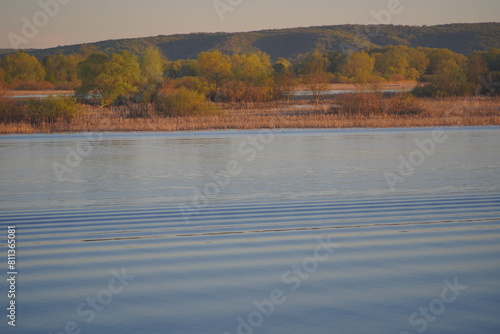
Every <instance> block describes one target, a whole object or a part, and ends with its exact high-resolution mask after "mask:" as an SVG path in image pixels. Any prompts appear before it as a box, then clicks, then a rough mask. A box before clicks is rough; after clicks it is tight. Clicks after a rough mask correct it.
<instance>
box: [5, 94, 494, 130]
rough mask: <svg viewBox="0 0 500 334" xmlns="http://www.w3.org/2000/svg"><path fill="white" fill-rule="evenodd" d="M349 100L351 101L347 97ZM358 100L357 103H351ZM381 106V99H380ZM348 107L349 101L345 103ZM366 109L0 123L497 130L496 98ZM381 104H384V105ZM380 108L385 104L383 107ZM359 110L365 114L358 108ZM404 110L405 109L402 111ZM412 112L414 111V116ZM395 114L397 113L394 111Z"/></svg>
mask: <svg viewBox="0 0 500 334" xmlns="http://www.w3.org/2000/svg"><path fill="white" fill-rule="evenodd" d="M349 99H350V100H352V99H353V97H350V98H349ZM354 99H355V101H358V100H359V98H358V97H356V98H354ZM384 101H385V100H384ZM349 103H353V102H349ZM366 103H368V106H369V108H370V110H369V111H368V112H366V109H367V107H366V106H363V105H362V104H361V105H360V104H359V103H358V104H357V105H356V108H353V107H352V106H351V105H349V108H346V107H345V104H346V102H345V100H343V99H342V98H341V97H337V98H333V99H328V100H323V101H321V102H320V103H319V104H314V105H313V104H310V103H309V102H307V101H290V102H288V103H285V102H279V103H264V104H253V105H227V104H219V108H220V109H222V110H223V111H224V112H223V113H221V114H218V115H210V116H192V117H159V116H155V115H154V114H153V115H152V116H149V117H145V118H131V117H129V116H128V110H127V108H125V107H110V108H100V107H85V108H84V110H83V111H82V112H81V113H80V114H79V115H78V116H75V117H74V118H73V119H72V120H71V121H70V122H68V121H56V122H53V123H42V124H38V125H34V124H31V123H26V122H25V123H11V124H5V123H0V133H1V134H30V133H57V132H92V131H104V132H115V131H116V132H125V131H165V132H170V131H197V130H228V129H261V128H271V129H283V128H295V129H304V128H323V129H324V128H394V127H401V128H404V127H440V126H489V125H500V98H453V99H419V100H417V101H415V102H412V104H411V106H410V107H411V110H409V109H408V107H407V106H406V107H405V106H400V105H399V104H397V105H396V107H394V108H400V109H401V112H389V110H385V111H384V110H382V109H381V110H378V109H377V107H373V106H374V105H376V103H375V104H374V102H373V101H371V100H369V101H367V102H366ZM383 103H386V102H383ZM384 105H385V104H384ZM363 108H364V109H363ZM405 108H406V109H405ZM414 109H415V111H413V110H414ZM395 110H396V111H397V109H395Z"/></svg>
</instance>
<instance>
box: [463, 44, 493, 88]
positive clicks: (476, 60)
mask: <svg viewBox="0 0 500 334" xmlns="http://www.w3.org/2000/svg"><path fill="white" fill-rule="evenodd" d="M488 70H489V69H488V63H487V62H486V59H485V57H484V55H483V54H480V53H474V54H472V55H470V56H469V57H468V60H467V82H468V83H469V92H470V93H471V94H481V93H487V92H488V87H483V86H484V85H483V82H485V81H486V80H487V79H486V78H487V77H488V72H489V71H488Z"/></svg>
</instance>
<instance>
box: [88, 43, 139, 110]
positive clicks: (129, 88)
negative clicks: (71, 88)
mask: <svg viewBox="0 0 500 334" xmlns="http://www.w3.org/2000/svg"><path fill="white" fill-rule="evenodd" d="M78 72H79V75H80V79H81V80H82V86H81V87H80V89H79V93H83V94H86V93H89V92H91V91H95V92H97V93H99V94H100V95H101V102H102V103H103V104H104V105H108V104H111V103H113V102H114V101H115V100H116V99H117V98H118V97H130V96H131V94H133V93H135V92H137V91H138V86H139V84H140V83H141V69H140V65H139V61H138V60H137V57H136V56H134V55H132V54H131V53H129V52H127V51H124V52H121V53H114V54H112V55H111V56H107V55H105V54H103V53H93V54H91V55H90V56H89V57H88V58H87V59H86V60H85V61H83V62H82V63H80V66H79V67H78Z"/></svg>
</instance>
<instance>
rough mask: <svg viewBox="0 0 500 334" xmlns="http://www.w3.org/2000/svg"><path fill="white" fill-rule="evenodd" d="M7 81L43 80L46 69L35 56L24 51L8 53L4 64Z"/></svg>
mask: <svg viewBox="0 0 500 334" xmlns="http://www.w3.org/2000/svg"><path fill="white" fill-rule="evenodd" d="M2 65H3V66H2V67H3V68H4V71H5V76H6V77H7V79H8V80H7V81H42V80H43V79H44V78H45V70H44V68H43V66H42V64H40V62H39V61H38V59H36V58H35V57H34V56H31V55H29V54H27V53H25V52H23V51H18V52H17V53H14V54H11V55H7V56H5V57H4V59H3V64H2Z"/></svg>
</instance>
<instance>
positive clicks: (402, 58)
mask: <svg viewBox="0 0 500 334" xmlns="http://www.w3.org/2000/svg"><path fill="white" fill-rule="evenodd" d="M400 80H412V81H415V80H416V81H421V82H423V83H426V84H425V85H422V86H421V87H419V88H417V89H416V90H415V91H414V94H415V95H417V96H428V97H446V96H465V95H473V94H491V93H498V88H495V87H497V85H498V84H497V82H499V81H500V49H497V48H493V49H490V50H489V51H485V52H475V53H473V54H471V55H469V56H464V55H462V54H458V53H455V52H453V51H451V50H448V49H436V48H420V47H419V48H411V47H406V46H388V47H384V48H379V49H373V50H370V51H360V52H355V53H351V54H348V55H345V54H341V53H337V52H324V53H321V52H314V53H311V54H308V55H304V56H302V57H300V58H299V59H298V60H296V61H294V62H293V63H292V62H290V61H289V60H287V59H284V58H279V59H277V60H276V61H274V62H272V61H271V59H270V56H269V55H267V54H266V53H263V52H261V51H259V52H255V53H249V54H233V55H227V54H223V53H221V52H220V51H209V52H201V53H200V54H199V55H198V56H197V58H196V59H189V60H177V61H168V60H167V59H166V58H165V57H164V56H163V54H162V53H161V51H160V50H159V49H158V48H156V47H148V48H147V49H146V50H145V51H144V52H142V53H141V54H139V55H134V54H132V53H129V52H127V51H123V52H120V53H112V54H105V53H102V52H98V51H97V50H96V49H95V48H93V47H91V46H83V47H82V48H81V50H80V52H79V53H76V54H72V55H52V56H47V57H46V58H45V59H44V60H43V61H42V62H40V61H39V60H38V59H37V58H35V57H34V56H31V55H29V54H28V53H25V52H23V51H19V52H17V53H15V54H11V55H7V56H4V57H3V58H2V59H1V61H0V84H2V83H3V84H6V85H8V86H9V87H10V88H13V89H27V90H29V89H70V90H73V89H75V90H76V92H77V94H80V95H82V96H84V95H87V94H93V95H92V96H93V97H94V99H95V100H96V101H97V102H98V103H100V104H102V105H110V104H112V103H115V102H117V101H119V100H121V99H127V100H129V101H133V102H154V101H155V100H156V99H158V97H159V96H160V95H161V94H160V93H161V92H178V91H179V90H181V91H190V93H193V92H194V93H196V94H198V95H199V96H204V97H205V98H206V99H207V100H210V101H222V102H266V101H273V100H279V99H287V98H289V97H290V94H291V92H292V90H293V89H294V88H295V87H297V86H299V85H303V86H304V87H305V89H307V90H310V91H311V92H312V93H313V96H314V98H315V99H316V100H317V99H319V98H320V96H321V93H322V92H323V91H325V90H326V89H327V88H328V86H327V85H328V84H329V83H353V84H362V85H365V84H380V83H383V82H387V81H400Z"/></svg>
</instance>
